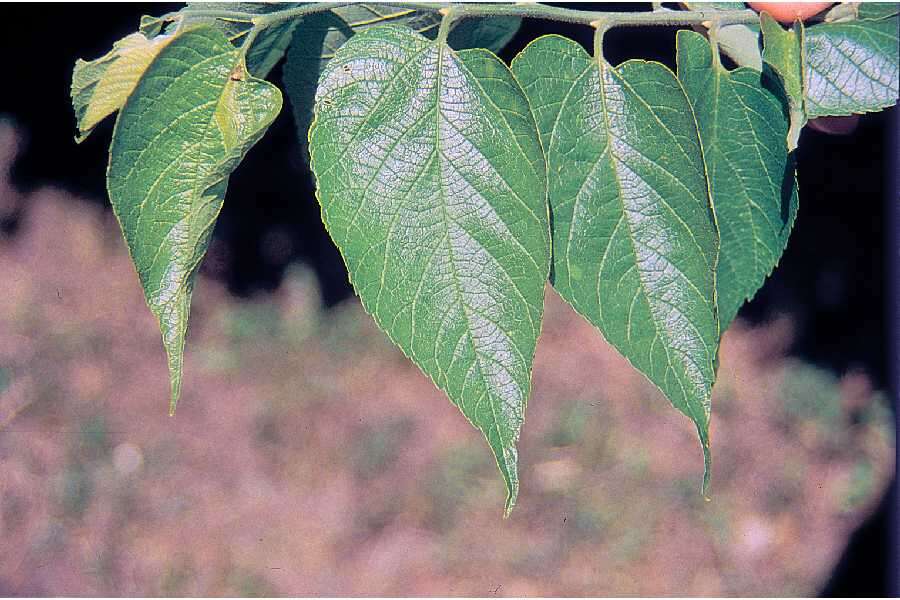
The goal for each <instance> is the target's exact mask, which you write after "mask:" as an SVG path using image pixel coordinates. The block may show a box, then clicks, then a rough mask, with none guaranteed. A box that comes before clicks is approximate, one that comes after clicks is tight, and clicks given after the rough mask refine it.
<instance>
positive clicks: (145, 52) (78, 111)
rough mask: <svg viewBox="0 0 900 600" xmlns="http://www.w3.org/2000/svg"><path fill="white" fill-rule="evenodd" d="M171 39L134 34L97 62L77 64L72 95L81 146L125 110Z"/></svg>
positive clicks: (169, 36) (122, 40)
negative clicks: (138, 83)
mask: <svg viewBox="0 0 900 600" xmlns="http://www.w3.org/2000/svg"><path fill="white" fill-rule="evenodd" d="M172 39H173V37H172V36H171V35H166V36H157V37H154V38H152V39H147V37H145V36H144V35H143V34H141V33H132V34H131V35H129V36H126V37H124V38H122V39H121V40H119V41H118V42H116V43H115V44H114V45H113V49H112V50H110V51H109V52H108V53H107V54H105V55H104V56H101V57H100V58H98V59H96V60H92V61H84V60H81V59H78V60H77V61H75V71H74V72H73V73H72V91H71V93H72V106H73V108H74V109H75V117H76V119H77V121H78V129H79V135H78V137H77V138H76V140H77V141H78V142H81V141H83V140H84V139H85V138H86V137H87V136H88V135H90V133H91V131H92V130H93V129H94V127H96V126H97V124H98V123H100V121H102V120H103V119H105V118H106V117H108V116H109V115H111V114H113V113H114V112H116V111H117V110H119V109H120V108H122V105H123V104H125V101H126V100H127V99H128V96H129V95H130V94H131V92H132V90H134V87H135V86H136V85H137V82H138V80H139V79H140V78H141V75H143V74H144V71H146V70H147V67H148V66H149V65H150V63H151V62H152V61H153V59H154V58H156V55H157V54H159V52H160V51H161V50H162V49H163V48H165V47H166V45H167V44H169V43H170V42H171V41H172Z"/></svg>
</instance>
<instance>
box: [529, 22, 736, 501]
mask: <svg viewBox="0 0 900 600" xmlns="http://www.w3.org/2000/svg"><path fill="white" fill-rule="evenodd" d="M512 69H513V73H514V74H515V75H516V78H517V79H518V80H519V82H520V83H521V84H522V86H523V88H524V89H525V93H526V95H527V96H528V98H529V100H530V101H531V106H532V109H533V110H534V112H535V117H536V119H537V123H538V129H539V131H540V134H541V139H542V142H543V147H544V149H545V153H546V158H547V170H548V191H549V201H550V210H551V213H552V222H553V272H552V275H551V281H552V283H553V286H554V287H555V288H556V290H557V291H558V292H559V293H560V295H561V296H562V297H563V298H564V299H565V300H566V301H567V302H569V303H570V304H571V305H572V306H573V307H574V308H575V310H576V311H578V312H579V313H580V314H581V315H583V316H584V317H585V318H587V319H588V320H589V321H590V322H591V323H593V324H594V325H595V326H597V327H598V328H599V329H600V331H601V332H602V333H603V335H604V337H605V338H606V339H607V341H609V342H610V343H611V344H612V345H613V346H615V347H616V348H617V349H618V350H619V351H620V352H621V353H622V354H623V355H624V356H625V357H626V358H627V359H628V360H629V361H630V362H631V363H632V364H633V365H634V366H635V367H636V368H637V369H638V370H640V371H641V372H642V373H644V374H645V375H646V376H647V377H648V378H649V379H650V381H652V382H653V383H654V384H656V385H657V386H658V387H659V388H660V390H662V392H663V393H664V394H665V395H666V396H667V397H668V399H669V400H670V401H671V402H672V404H673V405H674V406H675V407H676V408H678V410H680V411H681V412H683V413H684V414H685V415H687V416H688V417H689V418H690V419H691V420H692V421H693V422H694V423H695V425H696V427H697V431H698V433H699V435H700V439H701V444H702V447H703V451H704V458H705V461H704V462H705V466H706V471H705V476H704V488H705V487H706V485H707V483H708V477H709V411H710V390H711V388H712V384H713V381H714V380H715V368H716V357H717V352H718V343H719V326H718V321H717V317H716V308H715V266H716V257H717V253H718V239H717V234H716V229H715V223H714V219H713V213H712V210H711V208H710V202H709V196H708V191H707V182H706V177H705V173H704V166H703V161H702V154H701V149H700V141H699V139H698V134H697V127H696V124H695V122H694V119H693V115H692V112H691V107H690V105H689V103H688V100H687V98H686V97H685V94H684V92H683V91H682V89H681V86H680V84H679V82H678V80H677V79H676V78H675V76H674V74H672V72H671V71H669V70H668V69H666V68H665V67H663V66H662V65H660V64H658V63H647V62H642V61H628V62H626V63H624V64H623V65H621V66H619V67H618V68H613V67H612V66H610V65H609V64H607V63H606V62H605V61H603V60H599V61H598V60H595V59H592V58H591V57H590V56H588V55H587V54H586V53H585V52H584V50H583V49H582V47H581V46H580V45H578V44H577V43H575V42H574V41H572V40H569V39H566V38H562V37H559V36H544V37H541V38H538V39H537V40H535V41H534V42H532V43H531V44H530V45H529V46H528V47H527V48H526V49H525V50H524V51H523V52H522V53H521V54H520V55H519V56H518V57H516V59H515V60H514V61H513V66H512Z"/></svg>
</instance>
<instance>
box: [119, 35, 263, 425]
mask: <svg viewBox="0 0 900 600" xmlns="http://www.w3.org/2000/svg"><path fill="white" fill-rule="evenodd" d="M280 109H281V93H280V92H279V91H278V88H276V87H275V86H273V85H271V84H269V83H267V82H264V81H260V80H258V79H254V78H253V77H251V76H250V75H249V74H247V73H246V71H245V69H244V67H243V63H242V61H241V59H240V53H239V51H238V50H236V49H235V48H234V47H233V46H232V45H231V43H230V42H229V41H228V39H227V38H226V37H225V36H224V35H223V34H222V33H221V32H220V31H218V30H217V29H214V28H212V27H198V28H196V29H190V30H187V31H184V32H182V33H181V34H179V35H178V37H177V38H176V39H175V40H174V41H172V42H171V43H169V44H168V45H167V46H166V47H165V48H164V49H163V50H162V51H161V52H160V53H159V54H158V55H157V57H156V58H155V59H154V61H153V62H152V63H151V64H150V66H149V68H148V69H147V70H146V73H145V74H144V75H143V77H142V78H141V80H140V82H139V83H138V84H137V87H136V89H135V91H134V93H133V94H132V95H131V97H130V98H129V99H128V101H127V102H126V103H125V105H124V107H123V108H122V110H121V112H120V113H119V116H118V119H117V121H116V127H115V131H114V133H113V139H112V145H111V146H110V164H109V170H108V172H107V187H108V190H109V197H110V201H111V202H112V206H113V210H114V212H115V214H116V217H117V218H118V220H119V224H120V226H121V228H122V233H123V235H124V237H125V241H126V243H127V245H128V250H129V252H130V254H131V259H132V261H133V263H134V265H135V268H136V270H137V273H138V276H139V278H140V281H141V285H142V287H143V289H144V296H145V298H146V300H147V303H148V305H149V307H150V310H151V311H152V312H153V314H154V315H156V317H157V319H158V320H159V325H160V330H161V332H162V336H163V343H164V346H165V349H166V353H167V355H168V363H169V371H170V377H171V380H172V399H171V407H170V410H174V408H175V403H176V401H177V399H178V396H179V392H180V389H181V377H182V357H183V351H184V338H185V333H186V331H187V321H188V313H189V310H190V300H191V290H192V287H193V280H194V275H195V272H196V269H197V266H198V265H199V263H200V260H201V259H202V258H203V256H204V254H205V253H206V248H207V246H208V244H209V237H210V234H211V232H212V228H213V224H214V223H215V220H216V217H217V216H218V214H219V210H220V209H221V207H222V200H223V197H224V195H225V188H226V186H227V184H228V176H229V175H230V173H231V171H232V170H234V168H235V167H236V166H237V164H238V162H239V161H240V160H241V158H243V156H244V154H245V153H246V152H247V150H248V149H249V148H250V147H251V146H252V145H253V144H254V143H255V142H256V141H257V140H258V139H259V138H260V137H261V136H262V134H263V133H264V132H265V130H266V128H267V127H268V126H269V124H270V123H271V122H272V121H273V120H274V118H275V116H276V115H277V114H278V112H279V110H280Z"/></svg>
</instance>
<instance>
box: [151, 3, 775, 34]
mask: <svg viewBox="0 0 900 600" xmlns="http://www.w3.org/2000/svg"><path fill="white" fill-rule="evenodd" d="M349 4H352V2H318V3H314V4H306V5H303V6H298V7H294V8H288V9H285V10H278V11H274V12H270V13H265V14H261V15H260V14H253V13H246V12H241V11H229V10H205V9H196V10H195V9H188V10H185V11H184V12H183V13H182V14H184V15H186V16H191V17H201V18H203V17H205V18H210V19H230V20H236V21H248V22H251V23H253V25H254V26H255V28H258V29H265V28H267V27H271V26H273V25H276V24H278V23H281V22H283V21H288V20H290V19H296V18H300V17H303V16H305V15H309V14H312V13H317V12H323V11H326V10H331V9H333V8H340V7H342V6H347V5H349ZM381 4H384V5H385V6H390V7H392V8H400V9H403V8H407V9H414V10H420V11H430V12H438V11H444V12H446V11H447V10H449V6H448V5H447V4H445V3H429V2H382V3H381ZM173 14H177V13H173ZM166 16H169V15H166ZM491 16H513V17H523V18H528V19H547V20H550V21H562V22H565V23H575V24H580V25H591V24H592V23H594V22H597V21H599V22H602V23H604V25H605V26H606V28H607V29H612V28H613V27H640V26H653V25H660V26H665V27H677V26H686V25H699V24H702V23H704V22H709V23H714V24H715V23H717V24H719V25H731V24H739V23H744V24H751V23H758V22H759V15H758V14H756V13H755V12H753V11H752V10H661V11H644V12H636V13H625V12H611V11H595V10H574V9H571V8H560V7H558V6H547V5H545V4H500V3H497V4H457V5H454V6H453V15H452V18H453V20H457V19H465V18H467V17H491Z"/></svg>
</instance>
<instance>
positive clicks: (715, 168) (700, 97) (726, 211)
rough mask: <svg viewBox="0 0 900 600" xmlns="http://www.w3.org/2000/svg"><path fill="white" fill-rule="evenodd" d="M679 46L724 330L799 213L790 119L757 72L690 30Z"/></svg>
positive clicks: (770, 263)
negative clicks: (724, 57)
mask: <svg viewBox="0 0 900 600" xmlns="http://www.w3.org/2000/svg"><path fill="white" fill-rule="evenodd" d="M677 47H678V78H679V79H680V80H681V82H682V85H683V86H684V90H685V93H686V94H687V97H688V99H689V100H690V101H691V105H692V106H693V108H694V114H695V116H696V118H697V125H698V127H699V128H700V139H701V142H702V145H703V156H704V161H705V163H706V171H707V176H708V178H709V187H710V193H711V195H712V198H713V207H714V209H715V213H716V220H717V223H718V226H719V235H720V238H721V239H720V249H719V264H718V268H717V270H716V273H717V277H716V289H717V291H718V298H717V302H718V308H719V322H720V326H721V329H722V331H724V330H725V329H727V327H728V325H729V324H730V323H731V321H732V320H733V319H734V317H735V315H736V314H737V311H738V309H739V308H740V307H741V306H742V305H743V304H744V302H745V301H746V300H749V299H750V298H752V297H753V295H754V294H756V291H757V290H758V289H759V288H760V287H762V284H763V282H764V281H765V279H766V277H768V276H769V274H771V272H772V270H773V269H774V268H775V266H776V265H777V264H778V261H779V259H780V258H781V255H782V253H783V252H784V248H785V246H786V245H787V241H788V236H789V235H790V232H791V227H792V226H793V224H794V219H795V217H796V215H797V202H798V200H797V185H796V178H795V176H794V166H793V161H792V160H791V159H790V158H789V156H788V152H787V146H786V144H785V137H786V135H787V130H788V121H787V118H786V116H785V115H784V112H783V110H782V106H781V102H780V100H779V98H778V97H777V96H776V95H775V94H774V93H773V92H771V91H770V90H768V89H766V88H765V87H764V86H763V82H762V80H761V74H760V72H759V71H754V70H752V69H748V68H739V69H735V70H734V71H728V70H726V69H725V68H723V67H722V66H721V65H720V64H718V62H717V61H716V60H715V57H714V54H713V49H712V48H711V47H710V44H709V42H708V41H707V40H706V38H704V37H703V36H702V35H699V34H697V33H694V32H691V31H684V30H682V31H679V32H678V36H677Z"/></svg>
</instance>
